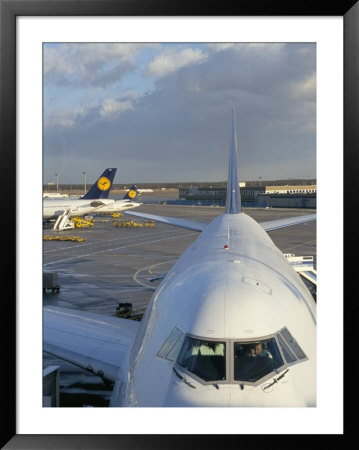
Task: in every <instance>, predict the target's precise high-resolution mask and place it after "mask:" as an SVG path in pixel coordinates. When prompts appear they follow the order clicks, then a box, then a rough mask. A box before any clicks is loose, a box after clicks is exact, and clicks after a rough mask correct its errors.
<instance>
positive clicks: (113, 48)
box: [44, 43, 143, 87]
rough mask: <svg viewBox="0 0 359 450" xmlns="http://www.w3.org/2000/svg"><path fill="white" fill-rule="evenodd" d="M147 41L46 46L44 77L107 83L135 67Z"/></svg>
mask: <svg viewBox="0 0 359 450" xmlns="http://www.w3.org/2000/svg"><path fill="white" fill-rule="evenodd" d="M142 48H143V44H123V43H122V44H112V43H111V44H109V43H94V44H91V43H81V44H60V45H55V46H45V48H44V79H45V81H46V83H53V84H55V85H60V86H61V85H74V86H82V87H83V86H84V85H86V86H101V87H106V86H108V85H110V84H112V83H115V82H117V81H119V80H120V79H121V78H122V77H123V76H124V75H125V74H127V73H129V72H130V71H131V70H133V68H134V60H135V57H136V55H137V54H138V52H139V51H140V50H141V49H142Z"/></svg>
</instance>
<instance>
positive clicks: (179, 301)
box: [111, 213, 316, 407]
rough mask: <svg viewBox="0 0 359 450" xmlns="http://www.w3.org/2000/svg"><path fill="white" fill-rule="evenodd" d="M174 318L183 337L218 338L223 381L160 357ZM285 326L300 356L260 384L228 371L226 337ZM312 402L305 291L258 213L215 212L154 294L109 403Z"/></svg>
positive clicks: (311, 318)
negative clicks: (239, 378) (254, 215)
mask: <svg viewBox="0 0 359 450" xmlns="http://www.w3.org/2000/svg"><path fill="white" fill-rule="evenodd" d="M226 245H228V249H225V246H226ZM175 327H176V328H177V329H178V330H180V331H182V332H183V334H184V335H186V336H187V335H190V336H195V337H199V338H201V339H209V340H211V339H212V340H218V341H224V342H225V343H226V345H227V347H226V348H227V351H226V358H227V363H226V364H227V365H226V367H227V368H226V379H225V380H223V381H222V382H214V383H208V382H203V381H201V380H199V379H198V378H197V377H196V376H192V374H191V373H190V372H189V371H186V370H184V369H183V368H182V367H181V366H179V365H178V364H175V363H174V361H171V360H169V359H166V358H162V357H159V356H158V352H159V350H160V349H161V347H162V345H163V344H164V342H165V341H166V339H167V338H168V337H169V336H170V334H171V332H172V331H173V330H174V328H175ZM283 327H286V328H287V329H288V330H289V331H290V333H291V334H292V335H293V337H294V338H295V340H296V341H297V342H298V344H299V345H300V347H301V349H302V350H303V351H304V353H305V355H306V359H305V360H303V361H301V362H298V363H296V364H293V365H289V366H287V367H285V368H282V369H281V371H280V372H279V373H277V374H273V373H272V374H271V375H270V376H269V375H268V377H265V378H264V379H262V380H260V381H259V382H258V383H241V382H240V381H236V380H234V376H233V344H234V342H237V341H243V342H247V341H255V340H258V339H261V338H264V337H267V336H273V335H274V334H275V333H278V332H279V330H281V329H282V328H283ZM174 368H175V370H174ZM287 369H289V371H288V372H287V373H286V374H285V375H284V376H283V377H282V378H280V379H279V380H278V381H277V382H273V381H274V379H276V378H278V377H279V376H280V375H281V374H283V373H284V372H285V370H287ZM176 372H177V373H176ZM271 382H273V386H271V387H270V388H268V389H264V386H266V385H268V384H269V383H271ZM315 405H316V306H315V302H314V300H313V298H312V296H311V294H310V293H309V291H308V289H307V288H306V286H305V285H304V283H303V282H302V280H301V279H300V277H299V275H298V274H297V273H296V272H295V271H294V270H293V268H292V267H291V266H290V264H289V263H288V262H287V261H286V259H285V258H284V256H283V254H282V253H281V251H280V250H279V249H278V248H277V247H276V246H275V245H274V243H273V242H272V240H271V239H270V237H269V236H268V234H267V233H266V232H265V231H264V230H263V228H262V227H261V226H260V225H259V224H258V223H257V222H256V221H254V220H253V219H251V218H250V217H249V216H247V215H246V214H244V213H239V214H223V215H221V216H219V217H217V218H216V219H214V220H213V221H212V222H211V223H210V224H209V225H208V226H207V227H206V228H205V229H204V230H203V231H202V233H201V234H200V235H199V237H198V239H197V240H196V241H195V242H194V243H193V244H192V245H191V246H190V247H188V248H187V250H186V251H185V252H184V253H183V254H182V256H181V257H180V258H179V259H178V261H177V263H176V264H175V265H174V266H173V267H172V269H171V270H170V272H169V273H168V274H167V276H166V277H165V279H164V280H163V282H162V283H161V285H160V286H159V288H158V289H157V290H156V292H155V293H154V295H153V297H152V299H151V301H150V303H149V305H148V307H147V310H146V313H145V315H144V317H143V319H142V321H141V324H140V328H139V330H138V333H137V335H136V337H135V339H134V342H133V345H132V348H131V349H130V353H129V355H128V358H127V362H126V364H125V365H124V366H123V367H122V368H121V369H120V373H119V377H118V379H117V381H116V383H115V387H114V391H113V395H112V399H111V406H250V407H251V406H270V407H273V406H315Z"/></svg>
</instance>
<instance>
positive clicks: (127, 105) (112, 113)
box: [100, 98, 133, 119]
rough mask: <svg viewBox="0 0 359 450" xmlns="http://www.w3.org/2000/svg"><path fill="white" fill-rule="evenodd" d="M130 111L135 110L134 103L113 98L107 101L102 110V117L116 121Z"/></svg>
mask: <svg viewBox="0 0 359 450" xmlns="http://www.w3.org/2000/svg"><path fill="white" fill-rule="evenodd" d="M128 109H133V103H132V102H130V101H129V100H125V101H120V100H116V99H113V98H108V99H106V100H105V101H104V102H103V104H102V106H101V108H100V115H101V117H105V118H111V119H114V118H116V117H117V116H118V114H120V113H122V112H124V111H127V110H128Z"/></svg>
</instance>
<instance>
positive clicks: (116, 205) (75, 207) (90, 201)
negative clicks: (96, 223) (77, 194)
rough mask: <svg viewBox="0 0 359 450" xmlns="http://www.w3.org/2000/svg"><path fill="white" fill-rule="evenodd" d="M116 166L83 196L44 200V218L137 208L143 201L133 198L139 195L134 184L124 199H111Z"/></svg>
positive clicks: (51, 218) (108, 170)
mask: <svg viewBox="0 0 359 450" xmlns="http://www.w3.org/2000/svg"><path fill="white" fill-rule="evenodd" d="M116 170H117V169H116V168H109V169H106V170H105V171H104V172H103V173H102V175H101V176H100V177H99V178H98V179H97V181H96V183H94V184H93V185H92V186H91V188H90V189H89V190H88V192H87V193H86V194H85V195H84V196H83V197H81V198H76V199H74V198H67V199H64V198H61V199H57V198H51V199H44V200H43V220H45V221H47V220H56V219H58V218H59V217H60V216H64V219H65V220H68V219H69V218H70V217H78V216H84V215H86V214H92V213H97V212H101V213H106V212H111V213H112V212H117V211H123V210H126V209H128V208H135V207H137V206H140V204H141V203H136V202H134V201H133V200H134V199H135V197H136V195H137V188H136V186H132V188H131V189H130V190H129V192H127V193H126V195H125V196H124V198H123V199H121V200H117V201H116V200H114V199H109V198H108V196H109V193H110V190H111V187H112V183H113V179H114V177H115V174H116Z"/></svg>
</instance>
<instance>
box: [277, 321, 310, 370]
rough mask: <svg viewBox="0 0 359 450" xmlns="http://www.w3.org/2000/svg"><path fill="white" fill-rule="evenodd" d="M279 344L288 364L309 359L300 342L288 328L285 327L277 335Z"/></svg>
mask: <svg viewBox="0 0 359 450" xmlns="http://www.w3.org/2000/svg"><path fill="white" fill-rule="evenodd" d="M277 338H278V342H279V345H280V347H281V350H282V352H283V355H284V358H285V359H286V361H287V363H288V364H294V363H296V362H299V361H300V360H303V359H307V357H306V355H305V353H304V352H303V350H302V349H301V348H300V346H299V344H298V342H297V341H296V340H295V339H294V337H293V336H292V335H291V334H290V332H289V331H288V329H287V328H283V329H282V330H281V331H280V332H279V333H278V335H277Z"/></svg>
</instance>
